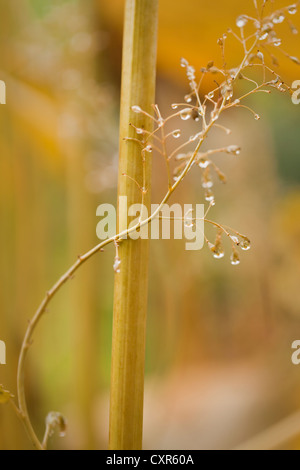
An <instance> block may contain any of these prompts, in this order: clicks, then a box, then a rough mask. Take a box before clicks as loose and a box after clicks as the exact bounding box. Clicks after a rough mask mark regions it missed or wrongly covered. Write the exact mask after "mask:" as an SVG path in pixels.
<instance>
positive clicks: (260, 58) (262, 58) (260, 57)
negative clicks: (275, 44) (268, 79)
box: [256, 52, 265, 62]
mask: <svg viewBox="0 0 300 470" xmlns="http://www.w3.org/2000/svg"><path fill="white" fill-rule="evenodd" d="M256 56H257V58H258V59H259V60H261V61H262V62H263V61H264V58H265V57H264V55H263V53H262V52H258V53H257V54H256Z"/></svg>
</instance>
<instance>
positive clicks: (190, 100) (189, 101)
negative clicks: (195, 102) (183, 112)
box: [184, 95, 192, 103]
mask: <svg viewBox="0 0 300 470" xmlns="http://www.w3.org/2000/svg"><path fill="white" fill-rule="evenodd" d="M184 101H185V102H186V103H191V102H192V97H191V95H186V96H185V97H184Z"/></svg>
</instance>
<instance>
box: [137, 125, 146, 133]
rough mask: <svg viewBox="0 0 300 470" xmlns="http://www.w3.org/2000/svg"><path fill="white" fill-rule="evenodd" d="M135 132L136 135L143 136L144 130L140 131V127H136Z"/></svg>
mask: <svg viewBox="0 0 300 470" xmlns="http://www.w3.org/2000/svg"><path fill="white" fill-rule="evenodd" d="M135 131H136V133H137V134H144V132H145V131H144V129H141V128H140V127H137V128H136V130H135Z"/></svg>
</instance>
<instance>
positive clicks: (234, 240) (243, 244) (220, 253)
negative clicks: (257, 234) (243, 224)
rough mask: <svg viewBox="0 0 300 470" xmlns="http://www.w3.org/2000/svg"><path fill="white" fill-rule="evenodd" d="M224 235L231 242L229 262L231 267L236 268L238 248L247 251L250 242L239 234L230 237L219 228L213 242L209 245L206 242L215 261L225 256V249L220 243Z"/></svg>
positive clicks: (238, 259) (238, 260)
mask: <svg viewBox="0 0 300 470" xmlns="http://www.w3.org/2000/svg"><path fill="white" fill-rule="evenodd" d="M224 234H225V235H226V236H228V237H229V239H230V241H231V246H232V253H231V255H230V262H231V264H232V265H233V266H238V265H239V264H240V256H239V252H238V248H241V249H242V250H244V251H248V250H250V248H251V242H250V240H249V238H248V237H246V236H245V235H241V234H239V233H235V234H233V235H232V234H230V233H229V232H228V231H226V229H224V228H223V227H221V226H220V227H219V228H218V230H217V235H216V239H215V242H214V243H211V242H210V241H209V240H206V242H207V244H208V247H209V249H210V251H211V252H212V254H213V257H214V258H216V259H222V258H224V256H225V249H224V245H223V241H222V238H223V236H224Z"/></svg>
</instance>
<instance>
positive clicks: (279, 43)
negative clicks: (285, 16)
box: [272, 38, 282, 47]
mask: <svg viewBox="0 0 300 470" xmlns="http://www.w3.org/2000/svg"><path fill="white" fill-rule="evenodd" d="M272 44H273V46H275V47H279V46H281V44H282V40H281V39H280V38H275V39H274V40H273V43H272Z"/></svg>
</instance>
